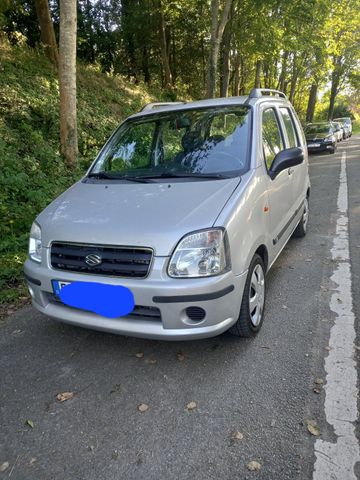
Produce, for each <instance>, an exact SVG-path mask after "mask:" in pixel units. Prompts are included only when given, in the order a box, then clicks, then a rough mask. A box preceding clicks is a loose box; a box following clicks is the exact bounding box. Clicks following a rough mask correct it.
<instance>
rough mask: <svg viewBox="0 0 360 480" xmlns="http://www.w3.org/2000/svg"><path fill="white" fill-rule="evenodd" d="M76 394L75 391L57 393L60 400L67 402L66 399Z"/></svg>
mask: <svg viewBox="0 0 360 480" xmlns="http://www.w3.org/2000/svg"><path fill="white" fill-rule="evenodd" d="M74 395H75V394H74V392H62V393H58V394H57V395H56V399H57V400H59V402H66V400H70V399H71V398H73V397H74Z"/></svg>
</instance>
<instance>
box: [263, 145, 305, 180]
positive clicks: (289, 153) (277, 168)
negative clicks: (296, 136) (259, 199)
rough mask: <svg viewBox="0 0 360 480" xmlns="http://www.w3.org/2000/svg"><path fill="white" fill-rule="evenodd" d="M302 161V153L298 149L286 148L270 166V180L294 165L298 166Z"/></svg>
mask: <svg viewBox="0 0 360 480" xmlns="http://www.w3.org/2000/svg"><path fill="white" fill-rule="evenodd" d="M303 161H304V152H303V151H302V149H301V148H299V147H294V148H287V149H286V150H282V151H281V152H279V153H278V154H277V155H276V157H275V158H274V161H273V163H272V165H271V168H270V171H269V174H270V177H271V179H272V180H274V178H275V177H276V176H277V175H279V173H280V172H282V171H283V170H286V169H287V168H290V167H295V165H300V163H302V162H303Z"/></svg>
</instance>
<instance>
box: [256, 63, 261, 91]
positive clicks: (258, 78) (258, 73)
mask: <svg viewBox="0 0 360 480" xmlns="http://www.w3.org/2000/svg"><path fill="white" fill-rule="evenodd" d="M254 87H255V88H260V87H261V60H257V61H256V65H255V82H254Z"/></svg>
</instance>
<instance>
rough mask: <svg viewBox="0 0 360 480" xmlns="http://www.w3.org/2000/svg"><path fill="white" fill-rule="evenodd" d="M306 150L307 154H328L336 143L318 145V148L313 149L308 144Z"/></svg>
mask: <svg viewBox="0 0 360 480" xmlns="http://www.w3.org/2000/svg"><path fill="white" fill-rule="evenodd" d="M307 148H308V152H309V153H316V152H329V151H332V150H335V148H336V143H320V145H319V146H318V147H314V146H313V145H312V144H311V143H308V145H307Z"/></svg>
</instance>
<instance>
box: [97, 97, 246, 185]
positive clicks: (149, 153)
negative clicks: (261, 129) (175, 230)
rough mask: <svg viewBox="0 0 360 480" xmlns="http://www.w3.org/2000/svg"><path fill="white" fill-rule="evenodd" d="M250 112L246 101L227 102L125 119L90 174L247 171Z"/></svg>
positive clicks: (119, 174) (228, 174)
mask: <svg viewBox="0 0 360 480" xmlns="http://www.w3.org/2000/svg"><path fill="white" fill-rule="evenodd" d="M249 115H250V109H249V108H248V107H246V106H227V107H211V108H202V109H199V108H198V109H189V110H181V111H180V110H179V111H176V112H159V113H154V114H152V115H148V116H144V117H140V118H138V119H134V120H128V121H127V122H125V123H124V124H123V125H121V126H120V127H119V129H118V130H117V131H116V132H115V134H114V135H113V136H112V137H111V139H110V140H109V142H108V143H107V144H106V145H105V148H104V149H103V151H102V152H101V154H100V156H99V158H98V160H97V162H96V163H95V165H94V167H93V168H92V170H91V172H90V175H91V176H96V174H100V173H102V174H104V173H106V175H107V176H108V177H110V178H111V177H112V176H114V177H117V178H119V177H120V178H121V176H126V177H127V178H131V177H132V176H133V177H135V176H136V177H144V178H145V177H147V176H148V177H155V178H156V177H157V176H159V177H161V176H163V177H165V176H166V175H167V174H168V175H169V177H171V176H174V177H175V176H181V174H184V176H186V175H188V176H191V175H190V174H193V175H194V176H199V177H201V176H202V175H204V176H205V175H209V174H214V176H215V175H218V176H219V174H224V175H226V176H236V175H241V174H242V173H244V172H245V171H247V170H248V146H249V132H250V129H249Z"/></svg>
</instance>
